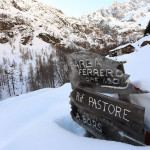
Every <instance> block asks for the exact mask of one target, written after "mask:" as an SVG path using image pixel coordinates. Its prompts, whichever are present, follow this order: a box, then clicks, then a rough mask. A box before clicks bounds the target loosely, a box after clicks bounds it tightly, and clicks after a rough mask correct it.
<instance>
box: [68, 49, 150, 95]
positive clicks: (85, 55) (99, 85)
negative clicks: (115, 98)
mask: <svg viewBox="0 0 150 150" xmlns="http://www.w3.org/2000/svg"><path fill="white" fill-rule="evenodd" d="M67 58H68V65H69V67H70V81H71V84H72V87H73V89H74V88H75V87H77V86H82V87H83V88H86V89H89V90H91V91H97V92H101V93H117V94H135V93H137V94H138V93H145V92H147V91H142V90H140V89H139V88H136V87H135V86H134V85H132V84H131V83H130V82H129V81H128V78H129V75H127V74H124V73H123V71H122V70H121V69H120V66H121V65H122V63H121V62H117V61H114V60H111V59H108V58H105V57H103V56H100V55H98V54H95V53H90V52H77V53H73V54H70V55H68V57H67Z"/></svg>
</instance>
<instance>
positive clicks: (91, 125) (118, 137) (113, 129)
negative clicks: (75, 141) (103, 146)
mask: <svg viewBox="0 0 150 150" xmlns="http://www.w3.org/2000/svg"><path fill="white" fill-rule="evenodd" d="M71 105H72V111H71V115H72V118H73V120H74V121H75V122H77V123H78V124H79V125H81V126H82V127H83V128H84V129H86V130H87V131H88V132H90V133H91V134H92V135H93V136H94V137H96V138H98V139H105V140H113V141H120V142H124V143H128V144H133V145H144V144H143V143H144V137H145V134H144V133H143V134H141V135H138V134H136V133H134V134H131V133H127V132H125V131H124V130H122V129H120V128H119V127H118V126H116V125H115V124H113V122H111V121H109V120H107V119H104V118H97V117H96V116H94V115H93V114H91V113H89V112H88V111H85V110H81V109H78V108H77V106H76V105H75V104H74V102H73V101H72V102H71Z"/></svg>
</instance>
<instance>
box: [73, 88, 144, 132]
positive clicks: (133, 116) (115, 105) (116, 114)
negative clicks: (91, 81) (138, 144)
mask: <svg viewBox="0 0 150 150" xmlns="http://www.w3.org/2000/svg"><path fill="white" fill-rule="evenodd" d="M71 99H72V101H73V102H74V103H75V104H76V106H77V107H78V108H80V109H82V110H88V111H90V112H91V113H93V114H94V115H95V116H97V118H99V117H104V118H106V119H108V120H110V121H113V122H115V123H117V124H119V125H120V127H121V126H122V127H123V128H127V129H131V130H133V131H134V132H137V133H139V134H141V133H142V132H143V128H144V112H145V108H143V107H140V106H136V105H133V104H129V103H127V102H124V101H120V100H118V99H115V98H112V97H108V96H105V95H102V94H98V93H93V92H91V91H87V90H83V89H80V88H76V89H75V90H74V91H73V92H72V93H71Z"/></svg>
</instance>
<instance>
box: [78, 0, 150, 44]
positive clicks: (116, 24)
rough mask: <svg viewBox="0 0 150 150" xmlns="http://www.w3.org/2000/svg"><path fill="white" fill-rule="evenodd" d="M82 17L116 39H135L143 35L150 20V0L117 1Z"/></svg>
mask: <svg viewBox="0 0 150 150" xmlns="http://www.w3.org/2000/svg"><path fill="white" fill-rule="evenodd" d="M81 19H82V20H84V22H85V23H90V24H91V25H93V26H97V27H99V28H100V29H101V30H102V31H103V33H104V34H108V35H109V36H111V37H112V38H113V39H116V41H120V42H121V41H123V42H125V43H126V42H127V41H135V40H137V39H138V38H141V37H142V36H143V30H144V29H145V28H146V26H147V24H148V21H149V20H150V0H127V1H125V2H124V3H118V2H117V1H116V2H114V3H113V4H112V5H111V6H109V7H107V8H102V9H99V10H97V11H96V12H94V13H91V14H85V15H83V16H82V17H81Z"/></svg>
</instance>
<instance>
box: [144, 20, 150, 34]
mask: <svg viewBox="0 0 150 150" xmlns="http://www.w3.org/2000/svg"><path fill="white" fill-rule="evenodd" d="M148 34H150V21H149V23H148V25H147V27H146V29H145V31H144V36H146V35H148Z"/></svg>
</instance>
